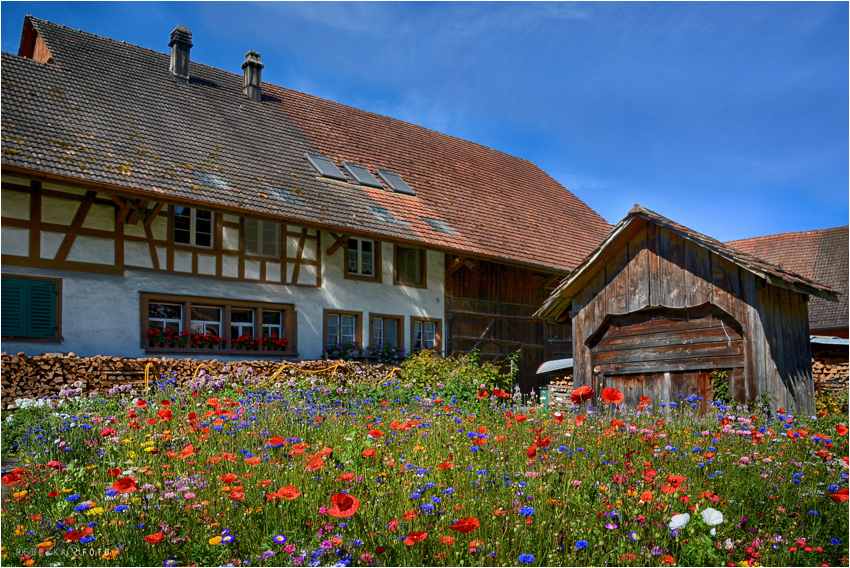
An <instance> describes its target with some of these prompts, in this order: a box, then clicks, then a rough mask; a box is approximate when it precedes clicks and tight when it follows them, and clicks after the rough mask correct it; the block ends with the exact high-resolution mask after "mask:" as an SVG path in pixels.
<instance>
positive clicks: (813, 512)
mask: <svg viewBox="0 0 850 568" xmlns="http://www.w3.org/2000/svg"><path fill="white" fill-rule="evenodd" d="M809 514H810V515H818V514H819V513H818V512H817V511H809Z"/></svg>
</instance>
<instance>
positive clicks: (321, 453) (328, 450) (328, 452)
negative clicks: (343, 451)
mask: <svg viewBox="0 0 850 568" xmlns="http://www.w3.org/2000/svg"><path fill="white" fill-rule="evenodd" d="M332 453H334V450H333V448H322V449H321V450H319V452H318V453H317V454H316V455H317V456H329V455H331V454H332Z"/></svg>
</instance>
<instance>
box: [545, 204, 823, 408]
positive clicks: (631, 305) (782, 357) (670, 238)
mask: <svg viewBox="0 0 850 568" xmlns="http://www.w3.org/2000/svg"><path fill="white" fill-rule="evenodd" d="M810 295H811V296H815V297H820V298H825V299H828V300H832V301H835V300H836V299H837V295H836V293H835V291H833V290H832V289H831V288H829V287H827V286H824V285H822V284H819V283H817V282H815V281H814V280H812V279H810V278H806V277H804V276H800V275H798V274H794V273H793V272H791V271H789V270H786V269H783V268H780V267H778V266H773V265H771V264H768V263H766V262H764V261H762V260H760V259H758V258H756V257H754V256H752V255H749V254H747V253H743V252H741V251H739V250H736V249H734V248H732V247H731V246H729V245H726V244H723V243H721V242H719V241H716V240H714V239H712V238H710V237H706V236H705V235H701V234H699V233H697V232H695V231H692V230H691V229H688V228H687V227H683V226H682V225H679V224H678V223H675V222H673V221H671V220H669V219H666V218H664V217H662V216H660V215H658V214H656V213H653V212H652V211H649V210H647V209H644V208H643V207H640V206H638V205H636V206H635V207H634V208H633V209H632V210H631V211H630V212H629V214H628V215H627V216H626V218H625V219H623V220H622V221H620V223H619V224H617V226H616V227H614V229H613V230H612V231H611V233H610V234H609V235H608V236H607V237H606V238H605V240H604V241H603V242H602V244H601V245H600V246H599V247H598V248H597V249H596V250H595V251H593V253H591V254H590V255H589V256H588V257H587V258H586V259H585V260H584V261H583V262H582V263H581V265H580V266H579V267H578V268H577V269H576V270H575V271H574V272H572V273H571V274H570V276H569V277H568V278H567V279H566V280H565V281H564V282H563V283H562V284H561V285H560V286H559V287H558V288H557V289H556V290H555V291H554V292H553V293H552V295H551V296H550V297H549V299H548V300H546V302H545V303H544V304H543V307H541V308H540V310H539V311H538V312H537V313H536V314H535V315H536V316H537V317H542V318H548V319H550V320H552V321H555V322H565V321H568V320H570V319H571V320H572V323H573V327H572V331H573V345H574V360H575V363H574V375H573V378H574V381H575V385H576V386H583V385H587V386H590V387H591V388H593V389H594V390H595V391H596V392H599V390H600V389H601V388H602V387H614V388H617V389H619V390H620V391H622V392H623V393H624V394H625V397H626V399H625V400H626V403H628V404H631V405H636V404H637V403H638V402H639V399H640V397H642V396H647V397H649V398H651V399H653V400H662V401H670V400H673V401H675V400H679V398H680V397H682V398H686V397H689V396H691V395H696V396H697V397H702V398H703V401H705V400H710V399H711V398H713V386H712V381H711V378H712V377H711V375H712V373H713V372H715V371H716V372H717V373H724V374H725V376H726V377H728V388H729V394H730V395H731V397H732V399H733V400H735V401H739V402H744V401H747V400H753V399H756V398H758V397H760V396H761V395H770V396H771V397H772V401H773V404H774V406H775V408H779V407H784V408H785V409H787V410H791V411H803V412H806V413H811V412H812V411H813V410H814V390H813V389H814V385H813V380H812V365H811V349H810V345H809V320H808V299H809V296H810ZM716 376H717V375H715V377H716Z"/></svg>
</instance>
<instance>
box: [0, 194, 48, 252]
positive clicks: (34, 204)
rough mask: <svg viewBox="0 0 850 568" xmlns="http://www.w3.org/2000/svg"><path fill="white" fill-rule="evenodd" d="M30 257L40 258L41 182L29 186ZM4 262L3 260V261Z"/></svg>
mask: <svg viewBox="0 0 850 568" xmlns="http://www.w3.org/2000/svg"><path fill="white" fill-rule="evenodd" d="M30 187H31V188H32V191H31V193H30V219H29V230H30V247H29V248H30V257H31V258H35V259H39V258H41V182H40V181H34V182H32V183H31V184H30ZM3 262H5V260H4V261H3Z"/></svg>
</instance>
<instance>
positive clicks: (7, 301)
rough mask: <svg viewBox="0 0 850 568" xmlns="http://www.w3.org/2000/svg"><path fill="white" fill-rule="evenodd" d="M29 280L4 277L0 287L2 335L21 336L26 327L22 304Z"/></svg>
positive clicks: (24, 301)
mask: <svg viewBox="0 0 850 568" xmlns="http://www.w3.org/2000/svg"><path fill="white" fill-rule="evenodd" d="M28 284H29V282H28V281H27V280H21V279H20V278H4V279H3V285H2V287H0V289H2V303H0V311H2V313H3V318H2V328H3V329H2V331H0V333H2V335H3V337H23V335H24V333H25V331H26V327H25V325H24V321H25V316H24V306H26V293H27V289H28V288H29V286H28Z"/></svg>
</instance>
